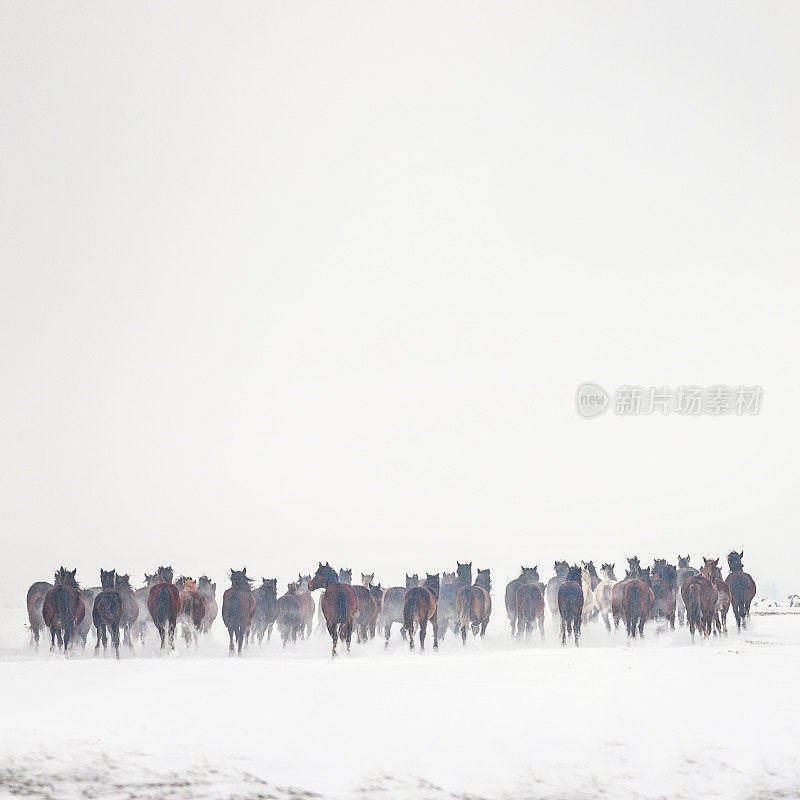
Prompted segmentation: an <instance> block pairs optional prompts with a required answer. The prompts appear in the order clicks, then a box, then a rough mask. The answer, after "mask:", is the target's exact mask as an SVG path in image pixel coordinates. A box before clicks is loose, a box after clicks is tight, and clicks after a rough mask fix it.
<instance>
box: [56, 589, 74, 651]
mask: <svg viewBox="0 0 800 800" xmlns="http://www.w3.org/2000/svg"><path fill="white" fill-rule="evenodd" d="M69 600H70V597H69V592H67V591H66V589H59V591H58V592H56V611H57V612H58V617H59V619H60V620H61V623H62V625H63V626H64V650H65V651H66V649H67V642H69V640H70V639H71V638H72V637H73V636H74V635H75V617H74V615H73V613H72V607H71V605H70V602H69Z"/></svg>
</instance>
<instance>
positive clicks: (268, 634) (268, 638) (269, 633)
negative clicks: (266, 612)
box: [267, 622, 275, 644]
mask: <svg viewBox="0 0 800 800" xmlns="http://www.w3.org/2000/svg"><path fill="white" fill-rule="evenodd" d="M274 624H275V623H274V622H270V624H269V625H267V644H269V640H270V639H271V638H272V626H273V625H274Z"/></svg>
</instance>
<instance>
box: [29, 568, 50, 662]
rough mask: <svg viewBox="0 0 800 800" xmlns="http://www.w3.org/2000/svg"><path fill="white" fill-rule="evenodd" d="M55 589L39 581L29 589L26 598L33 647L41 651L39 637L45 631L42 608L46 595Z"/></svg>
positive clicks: (45, 582)
mask: <svg viewBox="0 0 800 800" xmlns="http://www.w3.org/2000/svg"><path fill="white" fill-rule="evenodd" d="M52 588H53V584H52V583H47V581H37V582H36V583H34V584H32V585H31V588H30V589H28V594H27V596H26V597H25V606H26V607H27V609H28V623H29V625H30V630H31V647H35V648H36V649H37V650H38V649H39V635H40V634H41V632H42V631H43V630H44V629H45V624H44V617H43V616H42V606H43V605H44V598H45V595H46V594H47V593H48V592H49V591H50V590H51V589H52Z"/></svg>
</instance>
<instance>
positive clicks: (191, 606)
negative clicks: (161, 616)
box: [178, 578, 207, 650]
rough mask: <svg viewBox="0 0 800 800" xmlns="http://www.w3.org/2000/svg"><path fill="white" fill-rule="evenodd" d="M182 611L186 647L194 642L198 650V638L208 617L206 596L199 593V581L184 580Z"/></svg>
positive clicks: (180, 616) (182, 627) (180, 618)
mask: <svg viewBox="0 0 800 800" xmlns="http://www.w3.org/2000/svg"><path fill="white" fill-rule="evenodd" d="M180 599H181V610H180V615H179V617H178V619H179V620H180V623H181V630H182V631H183V640H184V641H185V642H186V647H187V648H188V647H189V645H190V644H191V643H192V642H194V649H195V650H196V649H197V644H198V638H199V636H200V633H201V631H202V629H203V620H204V619H205V616H206V607H207V603H206V598H205V595H203V594H202V593H200V592H198V591H197V581H194V580H192V579H191V578H184V579H183V590H182V591H181V593H180Z"/></svg>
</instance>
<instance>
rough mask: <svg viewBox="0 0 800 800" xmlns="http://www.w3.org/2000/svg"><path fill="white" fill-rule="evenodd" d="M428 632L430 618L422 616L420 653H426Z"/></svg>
mask: <svg viewBox="0 0 800 800" xmlns="http://www.w3.org/2000/svg"><path fill="white" fill-rule="evenodd" d="M427 632H428V620H427V619H422V617H420V620H419V652H420V653H424V652H425V636H426V634H427Z"/></svg>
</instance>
